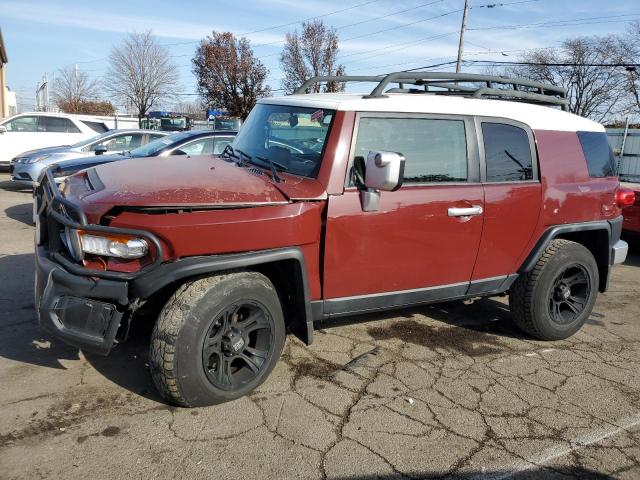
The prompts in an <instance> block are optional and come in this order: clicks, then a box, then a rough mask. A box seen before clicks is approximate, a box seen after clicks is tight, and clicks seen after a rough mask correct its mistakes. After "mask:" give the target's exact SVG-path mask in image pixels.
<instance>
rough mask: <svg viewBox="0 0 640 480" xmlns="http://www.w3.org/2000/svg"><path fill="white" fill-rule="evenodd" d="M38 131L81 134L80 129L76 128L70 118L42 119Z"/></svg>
mask: <svg viewBox="0 0 640 480" xmlns="http://www.w3.org/2000/svg"><path fill="white" fill-rule="evenodd" d="M38 131H40V132H54V133H80V130H79V129H78V127H76V126H75V125H74V124H73V122H72V121H71V120H69V119H68V118H60V117H40V120H39V122H38Z"/></svg>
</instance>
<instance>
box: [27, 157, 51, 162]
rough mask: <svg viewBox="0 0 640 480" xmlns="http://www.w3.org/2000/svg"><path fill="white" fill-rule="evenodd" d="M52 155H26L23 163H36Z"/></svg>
mask: <svg viewBox="0 0 640 480" xmlns="http://www.w3.org/2000/svg"><path fill="white" fill-rule="evenodd" d="M49 156H50V155H39V156H37V157H25V158H24V159H23V163H36V162H40V161H41V160H44V159H45V158H49Z"/></svg>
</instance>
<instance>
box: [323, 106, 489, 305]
mask: <svg viewBox="0 0 640 480" xmlns="http://www.w3.org/2000/svg"><path fill="white" fill-rule="evenodd" d="M354 136H355V142H354V145H353V146H352V152H351V164H352V163H353V159H354V158H355V157H356V156H366V155H367V152H368V151H370V150H381V151H392V152H399V153H402V154H403V155H404V156H405V158H406V162H405V172H404V184H403V186H402V187H401V188H400V189H399V190H397V191H395V192H382V194H381V199H380V208H379V209H378V210H377V211H375V212H363V211H362V208H361V204H360V192H359V191H358V190H357V189H356V188H355V187H354V186H352V181H351V180H350V183H349V184H348V185H347V187H346V189H345V192H344V194H343V195H336V196H331V197H329V200H328V212H327V222H326V237H325V239H326V241H325V249H324V252H325V256H324V281H323V298H325V299H332V300H331V301H329V302H325V305H324V312H325V314H331V313H335V312H337V311H339V310H340V309H346V310H347V311H358V310H366V309H369V308H368V307H367V305H369V307H371V306H372V305H373V307H372V308H383V307H384V306H391V305H402V304H409V303H417V301H424V300H425V299H428V297H433V296H437V297H440V298H446V297H448V296H457V295H462V294H464V293H465V292H466V289H467V288H468V286H469V281H470V278H471V274H472V272H473V267H474V263H475V260H476V255H477V252H478V246H479V243H480V237H481V232H482V222H483V217H482V211H483V208H484V199H483V190H482V185H481V184H480V183H479V166H478V154H477V144H476V134H475V126H474V123H473V120H472V119H470V118H467V117H455V116H421V115H408V114H402V115H401V116H399V115H397V114H395V115H394V114H368V113H367V114H359V115H358V116H357V118H356V129H355V132H354ZM461 209H463V210H461ZM463 214H464V215H463ZM345 297H356V298H355V299H354V298H349V299H345ZM341 299H342V300H343V301H342V302H341ZM341 303H342V305H341ZM377 304H379V306H378V307H376V306H375V305H377Z"/></svg>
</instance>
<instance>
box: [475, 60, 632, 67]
mask: <svg viewBox="0 0 640 480" xmlns="http://www.w3.org/2000/svg"><path fill="white" fill-rule="evenodd" d="M465 62H468V63H481V64H491V65H523V66H524V65H533V66H545V67H615V68H618V67H636V68H638V67H640V63H571V62H561V63H546V62H508V61H503V60H465Z"/></svg>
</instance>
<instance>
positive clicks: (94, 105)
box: [57, 100, 116, 116]
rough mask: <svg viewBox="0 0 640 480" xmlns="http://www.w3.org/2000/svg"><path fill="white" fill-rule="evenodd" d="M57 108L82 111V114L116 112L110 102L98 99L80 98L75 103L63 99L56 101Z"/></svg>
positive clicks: (66, 110) (64, 110) (65, 110)
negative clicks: (80, 99)
mask: <svg viewBox="0 0 640 480" xmlns="http://www.w3.org/2000/svg"><path fill="white" fill-rule="evenodd" d="M57 105H58V108H59V109H60V110H62V111H63V112H65V113H82V114H84V115H106V116H111V115H113V114H114V113H115V112H116V107H114V105H113V104H112V103H111V102H107V101H99V100H82V101H80V102H76V103H67V102H65V101H59V102H57Z"/></svg>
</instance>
